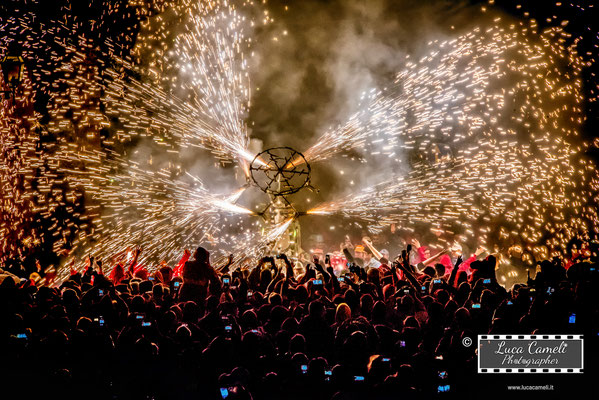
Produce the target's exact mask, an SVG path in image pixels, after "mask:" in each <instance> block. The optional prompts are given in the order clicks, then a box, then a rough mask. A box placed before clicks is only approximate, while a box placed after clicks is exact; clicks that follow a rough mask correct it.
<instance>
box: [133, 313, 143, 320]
mask: <svg viewBox="0 0 599 400" xmlns="http://www.w3.org/2000/svg"><path fill="white" fill-rule="evenodd" d="M135 319H137V320H142V319H144V315H143V314H139V313H138V314H135Z"/></svg>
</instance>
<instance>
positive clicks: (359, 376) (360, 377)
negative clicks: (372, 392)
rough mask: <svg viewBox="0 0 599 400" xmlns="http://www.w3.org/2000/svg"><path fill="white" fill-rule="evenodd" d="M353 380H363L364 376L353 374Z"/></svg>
mask: <svg viewBox="0 0 599 400" xmlns="http://www.w3.org/2000/svg"><path fill="white" fill-rule="evenodd" d="M354 382H364V377H363V376H362V375H356V376H354Z"/></svg>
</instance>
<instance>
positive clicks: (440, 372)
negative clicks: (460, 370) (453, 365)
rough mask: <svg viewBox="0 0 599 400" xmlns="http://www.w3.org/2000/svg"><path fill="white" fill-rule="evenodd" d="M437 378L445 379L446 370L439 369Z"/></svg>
mask: <svg viewBox="0 0 599 400" xmlns="http://www.w3.org/2000/svg"><path fill="white" fill-rule="evenodd" d="M438 374H439V378H441V379H447V371H439V372H438Z"/></svg>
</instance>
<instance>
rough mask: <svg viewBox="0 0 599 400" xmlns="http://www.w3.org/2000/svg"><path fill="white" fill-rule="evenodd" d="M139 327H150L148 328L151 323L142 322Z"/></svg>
mask: <svg viewBox="0 0 599 400" xmlns="http://www.w3.org/2000/svg"><path fill="white" fill-rule="evenodd" d="M141 326H143V327H150V326H152V323H151V322H150V321H142V323H141Z"/></svg>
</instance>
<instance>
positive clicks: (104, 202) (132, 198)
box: [55, 151, 252, 273]
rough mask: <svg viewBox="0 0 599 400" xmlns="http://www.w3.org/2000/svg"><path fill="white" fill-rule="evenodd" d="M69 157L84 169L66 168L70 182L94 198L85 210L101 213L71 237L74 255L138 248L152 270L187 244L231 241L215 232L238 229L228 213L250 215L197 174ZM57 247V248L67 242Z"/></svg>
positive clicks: (96, 156) (83, 155)
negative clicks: (89, 228)
mask: <svg viewBox="0 0 599 400" xmlns="http://www.w3.org/2000/svg"><path fill="white" fill-rule="evenodd" d="M64 157H65V158H66V157H67V156H66V155H65V156H64ZM63 160H64V158H63ZM70 161H71V162H72V163H73V164H77V162H78V161H79V162H81V161H84V162H85V166H86V171H81V170H77V169H73V170H71V171H69V172H70V181H71V183H72V184H75V185H80V186H84V187H85V188H86V194H87V196H88V197H89V199H90V201H91V202H92V204H90V205H88V208H89V211H88V213H94V212H97V214H98V215H100V218H99V221H96V223H95V224H94V231H93V232H91V233H88V232H85V231H80V235H79V237H77V238H76V239H75V240H74V241H72V243H71V244H72V246H73V254H74V255H77V256H78V257H77V258H78V259H81V255H82V254H91V255H94V256H96V257H99V258H101V257H103V256H108V255H110V256H114V255H119V254H124V252H126V251H127V249H131V248H133V247H135V246H140V247H142V248H143V252H142V254H141V257H140V262H141V264H142V265H146V266H147V268H148V269H149V270H153V269H155V268H158V267H159V266H160V263H161V262H162V261H169V262H172V261H174V260H176V259H177V257H180V255H181V249H183V248H185V247H186V246H189V243H195V242H196V241H200V242H201V241H210V242H213V243H222V244H227V245H229V243H228V242H227V239H226V237H225V236H224V235H223V236H222V237H220V235H219V233H220V231H221V227H222V226H225V225H229V226H230V227H231V228H235V227H237V230H238V231H240V230H242V229H243V224H242V221H241V220H238V219H235V218H231V217H230V216H233V217H234V216H235V215H247V214H252V212H251V211H250V210H247V209H245V208H243V207H241V206H238V205H235V204H233V203H232V202H231V199H232V198H233V199H234V198H235V197H236V196H237V195H238V192H239V191H237V193H233V194H229V195H220V196H218V195H215V194H214V193H212V192H210V191H209V190H208V189H207V188H206V187H204V185H203V184H202V182H201V181H200V180H199V179H197V178H194V179H185V176H181V177H178V178H174V175H173V174H174V171H173V170H170V169H159V170H150V169H148V168H142V166H140V165H139V164H137V163H135V162H133V161H131V160H123V159H119V158H118V157H117V156H115V157H113V158H107V157H105V156H104V155H103V154H101V153H99V152H91V151H90V152H85V151H78V152H76V153H75V152H73V153H71V156H70ZM125 166H126V168H124V167H125ZM192 178H193V177H192ZM55 245H56V246H57V249H59V248H60V247H61V246H65V245H66V243H61V242H60V241H58V242H56V244H55ZM77 253H80V254H77ZM63 272H64V273H67V272H68V271H63Z"/></svg>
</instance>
